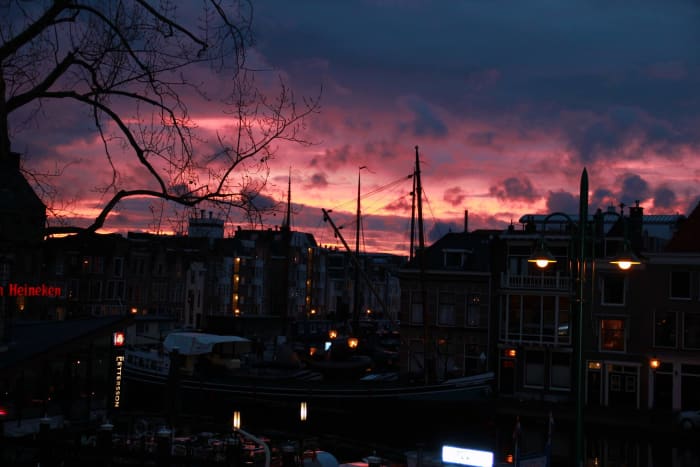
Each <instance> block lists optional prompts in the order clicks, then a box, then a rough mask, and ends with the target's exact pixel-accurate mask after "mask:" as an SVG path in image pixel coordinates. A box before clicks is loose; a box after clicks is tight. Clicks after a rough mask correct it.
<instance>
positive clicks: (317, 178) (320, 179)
mask: <svg viewBox="0 0 700 467" xmlns="http://www.w3.org/2000/svg"><path fill="white" fill-rule="evenodd" d="M327 186H328V180H327V179H326V174H324V173H320V172H316V173H314V174H312V175H311V177H310V178H309V181H308V183H306V187H307V188H326V187H327Z"/></svg>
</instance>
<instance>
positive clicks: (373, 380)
mask: <svg viewBox="0 0 700 467" xmlns="http://www.w3.org/2000/svg"><path fill="white" fill-rule="evenodd" d="M419 173H420V172H419V170H418V153H417V149H416V178H417V179H418V182H416V184H417V192H418V193H420V192H421V190H420V182H419V180H420V179H419ZM414 191H416V190H414ZM358 192H359V182H358ZM358 200H359V196H358ZM358 204H359V203H358ZM419 206H420V203H419ZM418 212H419V226H422V215H420V213H421V209H418ZM323 214H324V220H326V221H328V222H329V223H330V224H331V226H332V227H333V229H334V231H335V232H336V234H337V235H338V238H340V239H341V241H342V242H343V244H344V245H345V246H346V249H347V250H348V251H349V252H350V253H352V250H351V249H350V248H349V246H348V245H347V243H346V242H345V240H344V239H343V237H342V235H341V234H340V231H339V229H338V228H337V227H336V226H335V224H334V223H333V221H332V220H331V219H330V215H329V212H328V211H326V210H325V209H324V210H323ZM359 214H360V211H359V207H358V217H359ZM287 225H288V224H287ZM358 225H359V222H358ZM420 231H421V235H420V240H421V241H420V249H423V248H424V243H423V235H422V227H421V229H420ZM356 255H357V251H355V255H354V256H353V255H351V259H353V260H354V261H355V262H356V274H358V275H359V274H360V273H361V272H362V271H361V268H360V267H359V264H358V263H357V258H356ZM421 263H422V262H421ZM423 268H424V265H422V264H421V271H422V270H423ZM357 282H358V279H357V278H356V280H355V285H357ZM421 282H424V281H421ZM422 289H424V287H423V288H422ZM422 293H425V290H423V291H422ZM424 301H425V302H427V300H424ZM355 308H356V310H355V313H354V316H353V323H352V326H350V329H351V330H352V329H354V330H355V333H356V335H354V336H353V335H349V336H344V337H342V338H337V339H335V338H336V337H337V336H336V335H333V336H328V338H329V339H328V342H327V341H326V337H323V341H321V342H313V343H310V342H305V343H303V348H302V349H300V351H299V352H295V351H294V350H295V349H294V347H293V343H288V344H282V345H287V347H288V348H287V349H286V354H285V353H284V352H281V351H280V349H277V352H275V355H276V356H277V357H276V358H265V354H266V352H263V357H261V356H260V355H259V353H260V352H259V349H258V352H252V351H251V350H252V349H251V347H252V342H251V341H250V340H249V339H247V338H245V337H241V336H219V335H214V334H208V333H197V332H189V333H180V332H178V333H171V334H169V335H168V336H167V337H166V338H165V341H164V343H163V346H162V348H160V349H155V350H150V351H148V352H143V351H141V352H136V351H127V353H126V362H125V365H124V369H123V375H124V379H125V381H126V383H130V382H131V383H132V384H149V385H159V386H161V387H162V386H163V385H168V386H169V387H171V388H175V387H176V388H178V389H179V390H181V391H184V392H193V393H196V392H199V393H206V394H207V396H210V395H211V396H212V397H213V396H214V395H218V396H222V397H225V398H227V399H229V400H231V399H235V400H242V399H247V400H252V401H255V402H260V401H268V402H275V403H279V402H294V403H299V402H301V401H305V402H314V404H315V405H316V406H318V405H319V404H321V403H326V404H328V405H329V406H331V407H339V406H342V407H343V408H344V409H351V407H359V408H362V409H363V410H368V409H369V410H371V409H372V408H380V409H382V410H383V409H386V407H387V406H386V404H387V403H388V402H393V403H395V406H397V405H396V404H402V403H404V402H406V403H411V404H414V403H416V402H419V401H422V402H430V403H436V402H444V403H449V404H454V403H455V402H465V401H479V402H481V401H484V400H486V399H489V398H490V395H491V386H492V383H493V381H494V373H493V372H485V373H482V374H478V375H473V376H464V377H456V378H452V379H446V380H441V381H438V380H436V378H432V377H428V376H429V375H427V374H426V375H424V376H425V377H424V378H415V375H414V379H412V380H409V379H408V375H403V376H402V375H400V374H399V373H398V365H397V360H398V345H399V343H400V340H399V338H398V335H395V334H393V333H386V334H384V335H382V336H374V337H375V340H377V342H379V343H380V345H375V346H372V347H370V348H372V349H373V350H372V353H373V355H372V356H373V357H374V358H372V356H367V355H362V354H361V353H360V352H346V351H345V350H346V349H344V345H345V344H342V343H347V345H349V342H350V341H351V340H354V341H355V342H354V345H353V346H352V347H353V348H354V349H357V347H356V346H357V345H358V342H359V340H360V339H359V338H360V337H363V336H362V335H360V332H359V331H360V328H361V326H360V324H361V320H360V319H359V316H358V310H357V306H355ZM424 321H425V322H427V321H428V320H425V319H424ZM334 339H335V340H334ZM309 350H311V352H309ZM283 354H284V355H286V356H285V358H280V355H283ZM339 354H340V357H341V358H337V357H338V356H339ZM380 356H381V359H383V360H384V367H383V368H382V369H381V371H378V369H377V368H375V367H374V366H373V362H376V361H378V360H379V359H380ZM310 357H313V358H310ZM171 362H176V363H175V364H173V363H171ZM424 366H425V368H426V372H427V368H428V365H424ZM426 407H427V406H426ZM399 410H400V409H399ZM428 410H430V409H428Z"/></svg>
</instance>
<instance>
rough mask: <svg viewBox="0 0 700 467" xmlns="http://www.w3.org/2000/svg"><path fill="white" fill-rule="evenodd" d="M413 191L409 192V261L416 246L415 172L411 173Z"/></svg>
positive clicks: (413, 254)
mask: <svg viewBox="0 0 700 467" xmlns="http://www.w3.org/2000/svg"><path fill="white" fill-rule="evenodd" d="M413 172H414V173H413V191H412V192H411V237H410V239H411V243H410V249H409V251H408V259H409V260H411V259H413V258H414V257H415V254H416V246H415V238H416V175H415V170H414V171H413Z"/></svg>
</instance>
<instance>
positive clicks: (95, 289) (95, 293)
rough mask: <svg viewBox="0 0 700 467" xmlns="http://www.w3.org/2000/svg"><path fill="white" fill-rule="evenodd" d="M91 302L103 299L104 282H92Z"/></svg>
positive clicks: (89, 293)
mask: <svg viewBox="0 0 700 467" xmlns="http://www.w3.org/2000/svg"><path fill="white" fill-rule="evenodd" d="M88 295H89V297H90V300H100V299H101V298H102V281H90V291H89V292H88Z"/></svg>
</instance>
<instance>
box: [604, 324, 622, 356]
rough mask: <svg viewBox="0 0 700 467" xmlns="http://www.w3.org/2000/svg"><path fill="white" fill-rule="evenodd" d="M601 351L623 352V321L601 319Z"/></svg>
mask: <svg viewBox="0 0 700 467" xmlns="http://www.w3.org/2000/svg"><path fill="white" fill-rule="evenodd" d="M600 347H601V350H610V351H624V350H625V320H624V319H603V320H601V321H600Z"/></svg>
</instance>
